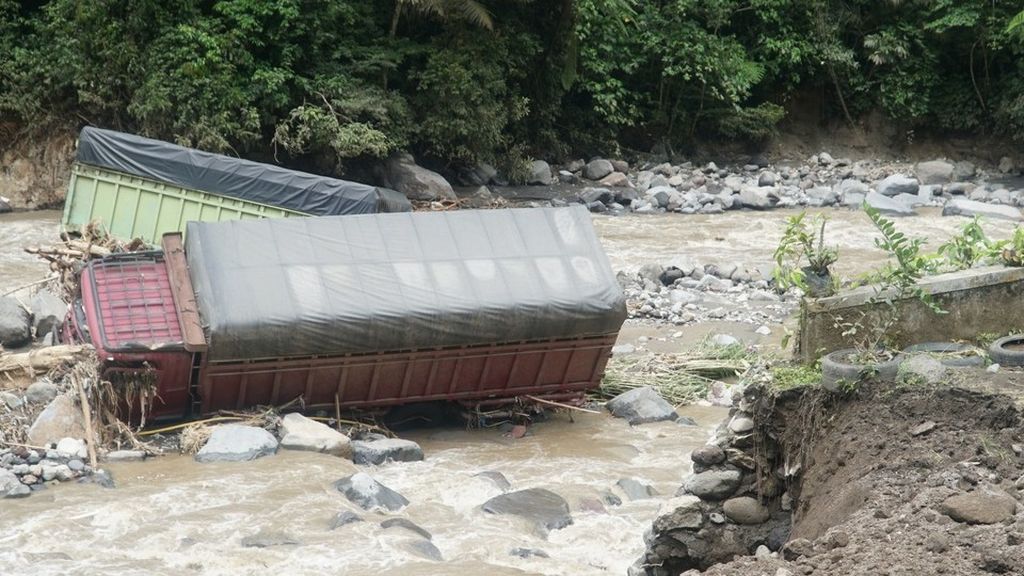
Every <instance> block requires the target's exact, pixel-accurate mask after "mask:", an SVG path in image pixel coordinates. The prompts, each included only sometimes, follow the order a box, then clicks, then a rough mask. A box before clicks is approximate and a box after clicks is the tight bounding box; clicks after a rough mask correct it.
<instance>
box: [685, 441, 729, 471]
mask: <svg viewBox="0 0 1024 576" xmlns="http://www.w3.org/2000/svg"><path fill="white" fill-rule="evenodd" d="M690 460H693V462H694V463H695V464H700V465H702V466H714V465H715V464H721V463H722V462H725V450H722V448H721V447H720V446H718V445H717V444H705V445H703V446H701V447H700V448H697V449H696V450H694V451H693V452H690Z"/></svg>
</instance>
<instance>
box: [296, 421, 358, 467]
mask: <svg viewBox="0 0 1024 576" xmlns="http://www.w3.org/2000/svg"><path fill="white" fill-rule="evenodd" d="M280 434H281V448H285V449H287V450H306V451H309V452H324V453H327V454H333V455H335V456H341V457H343V458H348V457H351V455H352V446H351V442H350V441H349V438H348V436H345V435H344V434H342V433H341V432H338V431H337V430H335V429H333V428H331V427H330V426H327V425H326V424H323V423H321V422H317V421H316V420H310V419H309V418H306V417H305V416H303V415H302V414H299V413H291V414H286V415H285V416H284V418H282V419H281V428H280Z"/></svg>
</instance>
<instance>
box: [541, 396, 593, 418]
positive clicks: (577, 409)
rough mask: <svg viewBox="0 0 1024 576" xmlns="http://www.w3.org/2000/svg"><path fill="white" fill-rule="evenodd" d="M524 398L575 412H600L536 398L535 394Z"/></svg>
mask: <svg viewBox="0 0 1024 576" xmlns="http://www.w3.org/2000/svg"><path fill="white" fill-rule="evenodd" d="M525 398H528V399H530V400H533V401H534V402H537V403H539V404H547V405H549V406H556V407H558V408H565V409H567V410H575V411H577V412H584V413H586V414H600V412H598V411H597V410H588V409H587V408H580V407H579V406H573V405H571V404H562V403H561V402H553V401H551V400H545V399H543V398H537V397H536V396H525Z"/></svg>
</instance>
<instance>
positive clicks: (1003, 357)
mask: <svg viewBox="0 0 1024 576" xmlns="http://www.w3.org/2000/svg"><path fill="white" fill-rule="evenodd" d="M1007 346H1021V349H1020V350H1014V349H1010V348H1007ZM988 355H989V357H990V358H992V361H993V362H995V363H996V364H999V365H1000V366H1024V334H1013V335H1011V336H1004V337H1003V338H1000V339H999V340H996V341H995V342H993V343H992V345H991V346H989V348H988Z"/></svg>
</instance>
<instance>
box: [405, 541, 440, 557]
mask: <svg viewBox="0 0 1024 576" xmlns="http://www.w3.org/2000/svg"><path fill="white" fill-rule="evenodd" d="M402 548H404V549H405V550H406V551H407V552H409V553H410V554H412V555H414V556H419V557H420V558H423V559H424V560H433V561H434V562H444V556H443V555H442V554H441V551H440V550H439V549H438V548H437V546H434V543H433V542H431V541H430V540H406V541H405V542H403V543H402Z"/></svg>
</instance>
